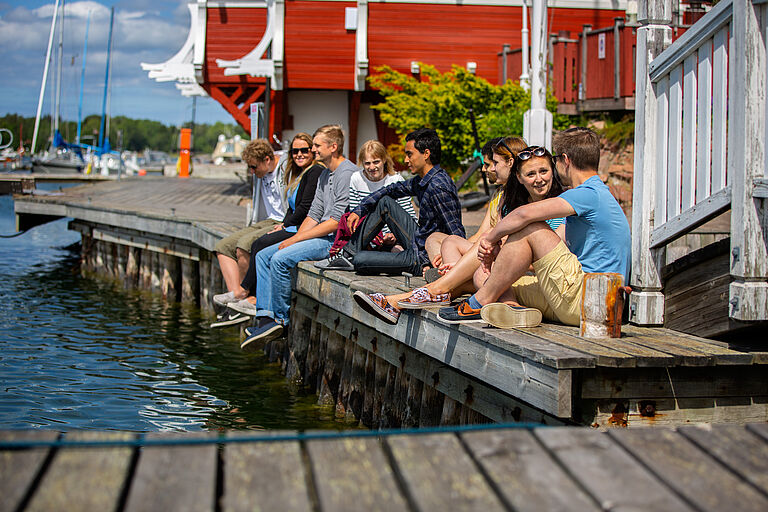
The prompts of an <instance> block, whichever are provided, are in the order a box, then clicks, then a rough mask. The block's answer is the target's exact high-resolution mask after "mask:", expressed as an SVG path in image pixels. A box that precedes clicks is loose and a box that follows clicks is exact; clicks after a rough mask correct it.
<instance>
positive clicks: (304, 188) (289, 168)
mask: <svg viewBox="0 0 768 512" xmlns="http://www.w3.org/2000/svg"><path fill="white" fill-rule="evenodd" d="M289 151H290V157H289V158H288V160H287V163H286V169H285V173H284V175H283V177H284V182H285V202H286V205H287V210H286V213H285V217H283V222H281V223H280V224H278V225H276V226H275V227H274V229H272V231H270V232H269V233H267V234H266V235H264V236H262V237H260V238H257V239H256V240H255V241H254V242H253V244H252V245H251V257H250V264H249V266H248V271H247V272H246V274H245V277H244V278H243V281H242V283H241V284H240V289H238V290H235V292H234V294H233V298H234V299H235V300H233V301H230V302H229V304H228V305H229V306H230V309H234V310H235V312H237V313H239V314H244V315H249V314H253V313H255V312H256V308H255V306H254V304H255V303H256V266H255V262H254V259H255V257H256V254H257V253H258V252H259V251H260V250H262V249H264V248H266V247H270V246H271V245H274V244H276V243H280V242H282V241H283V240H287V239H288V238H290V237H292V236H293V235H294V234H296V231H297V230H298V226H300V225H301V223H302V222H303V221H304V219H305V218H306V216H307V213H308V212H309V208H310V206H312V200H313V199H314V197H315V189H317V180H318V178H319V177H320V174H321V173H322V172H323V169H324V168H325V166H324V165H323V164H322V163H320V162H316V161H315V155H314V153H312V137H310V136H309V134H307V133H304V132H300V133H297V134H296V135H295V136H294V137H293V140H291V149H290V150H289ZM214 325H216V326H217V324H214ZM224 325H229V324H224Z"/></svg>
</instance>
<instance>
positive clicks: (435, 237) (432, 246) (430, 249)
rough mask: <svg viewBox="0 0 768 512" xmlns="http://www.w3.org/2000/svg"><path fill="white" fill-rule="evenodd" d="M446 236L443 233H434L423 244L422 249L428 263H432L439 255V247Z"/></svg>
mask: <svg viewBox="0 0 768 512" xmlns="http://www.w3.org/2000/svg"><path fill="white" fill-rule="evenodd" d="M447 236H448V235H446V234H445V233H440V232H438V231H436V232H434V233H432V234H431V235H429V236H428V237H427V240H426V241H425V242H424V249H426V251H427V256H429V261H431V262H434V261H435V258H436V257H437V256H438V255H440V246H441V245H442V244H443V240H445V238H446V237H447Z"/></svg>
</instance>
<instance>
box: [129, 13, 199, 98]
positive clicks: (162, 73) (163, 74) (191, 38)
mask: <svg viewBox="0 0 768 512" xmlns="http://www.w3.org/2000/svg"><path fill="white" fill-rule="evenodd" d="M187 8H188V9H189V15H190V29H189V34H188V35H187V40H186V41H185V42H184V45H183V46H182V47H181V49H180V50H179V51H178V52H177V53H176V55H174V56H173V57H171V58H170V59H168V60H167V61H165V62H163V63H160V64H147V63H145V62H142V63H141V68H142V69H143V70H144V71H148V72H149V73H148V74H149V78H151V79H153V80H157V81H158V82H174V81H175V82H177V83H176V87H177V88H178V89H179V90H181V94H182V95H184V96H207V94H206V92H205V90H204V89H203V88H202V87H200V85H199V84H198V83H197V80H196V76H195V66H194V64H193V59H194V54H195V48H196V45H195V28H196V27H197V26H198V25H199V9H198V8H197V6H196V5H194V4H188V5H187Z"/></svg>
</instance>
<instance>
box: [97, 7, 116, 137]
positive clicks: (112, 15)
mask: <svg viewBox="0 0 768 512" xmlns="http://www.w3.org/2000/svg"><path fill="white" fill-rule="evenodd" d="M114 21H115V8H114V7H112V9H111V13H110V15H109V39H108V40H109V43H108V45H107V70H106V72H105V73H104V100H103V101H102V102H101V125H100V127H99V151H101V152H103V151H104V121H105V117H106V112H107V92H108V91H109V59H110V57H111V52H112V26H113V24H114Z"/></svg>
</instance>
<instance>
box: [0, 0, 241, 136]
mask: <svg viewBox="0 0 768 512" xmlns="http://www.w3.org/2000/svg"><path fill="white" fill-rule="evenodd" d="M187 3H188V0H113V1H111V2H109V1H102V0H80V1H67V2H66V3H65V9H64V13H65V19H64V45H63V47H64V52H63V53H64V58H63V59H62V62H63V68H62V85H61V89H62V92H61V117H62V119H65V120H76V119H77V110H78V99H79V95H80V74H81V71H82V63H83V60H82V59H83V45H84V42H85V30H86V25H87V19H88V13H89V11H90V13H91V23H90V28H89V31H88V50H87V56H86V71H85V86H84V89H83V117H85V116H87V115H90V114H98V115H100V114H101V110H102V102H103V96H104V78H105V72H106V61H107V41H108V38H109V9H110V7H112V6H114V7H115V25H114V29H113V30H114V33H113V47H112V88H111V89H112V95H111V108H110V111H111V114H112V116H118V115H124V116H127V117H131V118H134V119H152V120H155V121H160V122H162V123H164V124H166V125H172V126H178V125H180V124H182V123H184V122H186V121H190V120H191V119H192V99H191V98H185V97H183V96H182V95H181V93H180V92H179V91H178V90H177V89H176V87H175V85H174V82H165V83H159V82H156V81H155V80H150V79H149V77H148V76H147V72H146V71H143V70H142V69H141V65H140V63H141V62H147V63H151V64H157V63H162V62H165V61H166V60H168V59H169V58H171V57H172V56H173V55H175V54H176V52H177V51H178V50H179V49H180V48H181V46H182V45H183V44H184V41H185V40H186V38H187V33H188V32H189V11H188V9H187V7H186V5H187ZM54 4H55V2H54V0H10V1H9V0H0V48H2V49H3V58H2V59H0V116H2V115H5V114H20V115H23V116H30V117H31V116H34V115H35V112H36V110H37V102H38V96H39V94H40V86H41V84H42V80H43V69H44V66H45V54H46V50H47V48H48V37H49V33H50V29H51V18H52V16H53V10H54ZM57 42H58V34H57V35H56V37H55V39H54V48H53V50H54V51H55V49H56V46H57V45H56V43H57ZM54 76H55V67H54V66H51V69H50V71H49V74H48V87H47V89H46V94H45V96H44V98H43V109H42V112H43V115H45V114H49V113H51V112H52V110H53V107H52V104H53V99H52V93H51V91H52V90H54V85H53V84H54V81H53V77H54ZM216 121H222V122H225V123H234V120H233V119H232V117H231V116H230V115H229V114H228V113H227V112H226V111H225V110H224V108H222V107H221V105H219V103H218V102H216V101H214V100H212V99H210V98H207V97H205V98H198V99H197V110H196V115H195V122H197V123H214V122H216Z"/></svg>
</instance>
